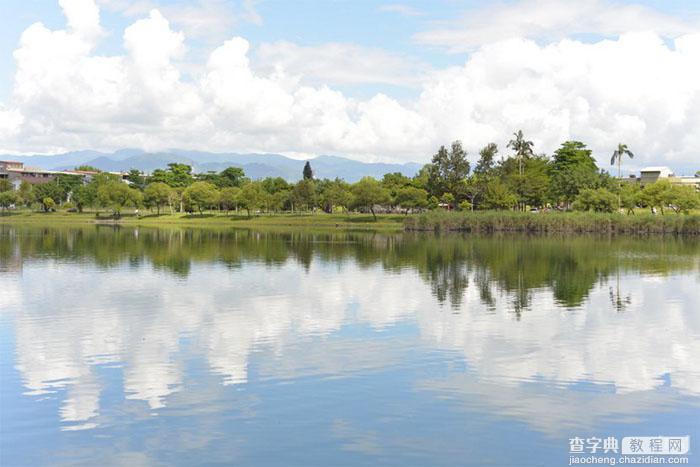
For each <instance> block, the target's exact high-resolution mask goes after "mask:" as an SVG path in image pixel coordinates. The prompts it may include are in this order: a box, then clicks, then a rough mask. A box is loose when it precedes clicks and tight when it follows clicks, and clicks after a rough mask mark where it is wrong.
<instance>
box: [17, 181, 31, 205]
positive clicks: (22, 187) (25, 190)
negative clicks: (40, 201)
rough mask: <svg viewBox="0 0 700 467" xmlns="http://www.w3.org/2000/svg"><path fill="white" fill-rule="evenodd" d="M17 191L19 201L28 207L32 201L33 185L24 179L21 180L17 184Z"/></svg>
mask: <svg viewBox="0 0 700 467" xmlns="http://www.w3.org/2000/svg"><path fill="white" fill-rule="evenodd" d="M17 193H18V194H19V197H20V201H19V202H21V203H22V204H24V205H25V206H27V207H29V206H31V204H32V203H33V202H34V199H35V198H34V185H32V184H31V183H29V182H27V181H26V180H22V182H21V183H20V184H19V190H17Z"/></svg>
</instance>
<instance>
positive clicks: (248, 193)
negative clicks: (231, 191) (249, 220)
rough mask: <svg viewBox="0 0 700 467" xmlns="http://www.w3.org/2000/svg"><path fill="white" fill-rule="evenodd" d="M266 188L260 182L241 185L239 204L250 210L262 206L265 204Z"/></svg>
mask: <svg viewBox="0 0 700 467" xmlns="http://www.w3.org/2000/svg"><path fill="white" fill-rule="evenodd" d="M264 194H265V192H264V190H263V189H262V186H261V185H260V182H249V183H246V184H245V185H243V187H241V192H240V193H239V195H238V203H239V205H240V206H241V207H242V208H243V209H245V210H246V211H247V212H248V217H250V211H251V209H252V210H256V209H258V208H260V207H261V206H262V205H263V204H264Z"/></svg>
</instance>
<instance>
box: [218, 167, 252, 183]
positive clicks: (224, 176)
mask: <svg viewBox="0 0 700 467" xmlns="http://www.w3.org/2000/svg"><path fill="white" fill-rule="evenodd" d="M219 176H220V177H221V186H222V187H230V186H235V187H240V186H241V185H242V184H243V182H245V181H246V177H245V172H244V171H243V169H242V168H240V167H226V168H225V169H224V170H222V171H221V172H220V173H219Z"/></svg>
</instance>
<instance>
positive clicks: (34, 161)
mask: <svg viewBox="0 0 700 467" xmlns="http://www.w3.org/2000/svg"><path fill="white" fill-rule="evenodd" d="M0 160H13V161H18V162H23V163H24V164H25V165H26V166H29V167H40V168H42V169H48V170H66V169H72V168H75V167H76V166H78V165H90V166H93V167H96V168H98V169H100V170H106V171H113V172H118V171H127V170H130V169H138V170H141V171H144V172H147V173H148V172H152V171H153V170H155V169H159V168H165V167H167V165H168V164H169V163H170V162H179V163H182V164H189V165H191V166H192V167H193V170H194V172H195V173H202V172H208V171H216V172H218V171H221V170H223V169H225V168H226V167H231V166H233V167H241V168H242V169H243V170H244V171H245V173H246V175H247V176H248V177H250V178H253V179H260V178H265V177H282V178H284V179H286V180H288V181H296V180H299V179H300V178H301V172H302V169H303V167H304V163H305V162H306V161H304V160H297V159H291V158H289V157H286V156H282V155H280V154H236V153H228V154H217V153H209V152H200V151H183V150H172V151H167V152H155V153H150V152H145V151H141V150H138V149H122V150H119V151H116V152H114V153H111V154H110V153H103V152H98V151H75V152H68V153H65V154H57V155H54V156H39V155H37V156H4V155H0ZM309 160H310V161H311V167H312V168H313V170H314V175H315V176H316V177H317V178H336V177H340V178H343V179H345V180H347V181H348V182H355V181H357V180H359V179H360V178H362V177H365V176H371V177H375V178H381V177H382V176H383V175H384V174H385V173H390V172H401V173H402V174H404V175H407V176H413V175H415V174H416V173H417V172H418V170H420V168H421V164H418V163H415V162H409V163H406V164H388V163H366V162H359V161H355V160H352V159H346V158H344V157H337V156H318V157H315V158H312V159H309Z"/></svg>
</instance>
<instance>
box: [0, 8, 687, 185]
mask: <svg viewBox="0 0 700 467" xmlns="http://www.w3.org/2000/svg"><path fill="white" fill-rule="evenodd" d="M399 1H400V0H399ZM0 15H2V16H3V18H5V20H4V25H3V28H1V29H0V153H4V154H53V153H62V152H66V151H74V150H84V149H93V150H101V151H114V150H118V149H122V148H140V149H144V150H148V151H160V150H167V149H174V148H177V149H190V150H202V151H213V152H261V153H262V152H274V153H280V154H286V155H289V156H292V157H297V158H307V157H312V156H315V155H322V154H332V155H339V156H345V157H350V158H353V159H357V160H362V161H388V162H407V161H416V162H427V161H429V159H430V157H431V155H432V154H433V153H434V152H435V151H436V149H437V148H438V147H439V146H440V145H442V144H449V143H450V142H451V141H454V140H461V141H462V142H463V144H464V146H465V147H466V149H467V150H468V151H469V153H470V157H471V159H472V160H475V159H476V157H477V154H478V150H479V148H481V147H483V146H484V145H486V144H487V143H489V142H496V143H497V144H498V145H499V147H500V151H501V155H503V156H507V155H508V154H509V150H508V149H507V148H506V143H507V142H508V140H509V139H510V137H511V135H512V133H513V132H515V131H517V130H519V129H522V130H523V132H524V133H525V135H526V137H527V138H528V139H530V140H532V141H533V142H534V143H535V150H536V152H539V153H546V154H551V153H552V152H553V151H554V150H556V148H557V147H558V146H559V145H560V144H561V143H562V142H564V141H566V140H569V139H575V140H580V141H583V142H585V143H586V144H587V145H588V146H589V147H590V148H591V149H592V150H593V151H594V155H595V156H596V158H597V159H598V161H599V162H600V163H601V165H604V166H606V167H607V166H608V165H609V159H610V154H611V153H612V151H613V150H614V147H615V146H616V145H617V144H618V143H619V142H624V143H627V144H628V145H629V146H630V148H631V149H632V151H633V152H634V153H635V158H634V159H633V160H632V161H629V162H627V161H626V164H625V167H626V170H627V171H633V170H638V169H639V168H641V167H643V166H647V165H668V166H670V167H672V168H673V169H675V171H676V172H677V173H690V174H692V173H694V172H695V170H697V169H700V2H697V1H695V0H692V1H691V0H688V1H679V0H669V1H638V2H626V1H609V0H580V1H577V2H570V1H561V0H516V1H501V2H484V1H475V0H464V1H460V0H434V1H405V2H401V3H399V2H392V1H378V0H377V1H374V0H326V1H319V0H317V1H311V0H295V1H293V2H290V1H283V0H133V1H129V0H4V1H3V2H2V5H0ZM8 18H9V20H8Z"/></svg>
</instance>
